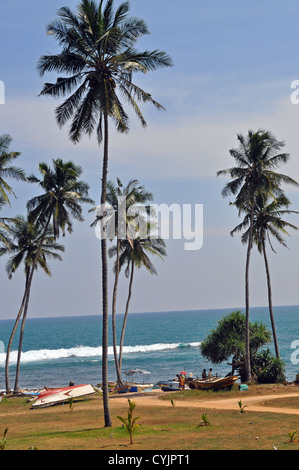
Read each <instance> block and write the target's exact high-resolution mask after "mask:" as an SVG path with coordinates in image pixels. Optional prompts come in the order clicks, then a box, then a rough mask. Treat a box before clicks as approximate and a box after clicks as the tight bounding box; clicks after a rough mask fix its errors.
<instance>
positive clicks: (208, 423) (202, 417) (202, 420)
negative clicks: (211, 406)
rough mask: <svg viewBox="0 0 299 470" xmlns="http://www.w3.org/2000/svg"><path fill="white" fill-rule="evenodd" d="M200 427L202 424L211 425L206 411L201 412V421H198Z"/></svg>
mask: <svg viewBox="0 0 299 470" xmlns="http://www.w3.org/2000/svg"><path fill="white" fill-rule="evenodd" d="M199 426H200V427H203V426H211V424H210V421H209V420H208V417H207V413H203V414H202V415H201V422H200V425H199Z"/></svg>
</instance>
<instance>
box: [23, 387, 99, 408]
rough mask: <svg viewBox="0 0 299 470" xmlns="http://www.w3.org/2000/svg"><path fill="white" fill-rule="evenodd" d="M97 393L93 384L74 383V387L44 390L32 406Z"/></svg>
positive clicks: (65, 401)
mask: <svg viewBox="0 0 299 470" xmlns="http://www.w3.org/2000/svg"><path fill="white" fill-rule="evenodd" d="M93 393H95V391H94V388H93V387H92V385H85V384H84V385H74V386H72V387H63V388H51V389H45V390H42V391H41V392H40V393H39V394H38V397H37V400H36V402H35V403H32V405H31V406H32V408H43V407H46V406H52V405H56V404H57V403H67V402H68V401H69V399H70V398H80V397H86V396H87V395H92V394H93Z"/></svg>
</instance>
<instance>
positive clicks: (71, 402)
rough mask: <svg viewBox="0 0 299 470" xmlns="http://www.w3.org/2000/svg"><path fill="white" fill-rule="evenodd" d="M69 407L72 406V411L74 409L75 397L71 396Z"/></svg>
mask: <svg viewBox="0 0 299 470" xmlns="http://www.w3.org/2000/svg"><path fill="white" fill-rule="evenodd" d="M69 407H70V413H71V412H72V411H73V409H74V399H73V397H70V398H69Z"/></svg>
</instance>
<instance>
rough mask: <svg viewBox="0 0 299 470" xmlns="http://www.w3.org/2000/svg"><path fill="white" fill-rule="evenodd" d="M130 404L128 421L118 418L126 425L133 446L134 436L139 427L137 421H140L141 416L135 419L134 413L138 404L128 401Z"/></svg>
mask: <svg viewBox="0 0 299 470" xmlns="http://www.w3.org/2000/svg"><path fill="white" fill-rule="evenodd" d="M128 402H129V409H128V419H125V418H123V417H122V416H117V418H118V419H119V420H120V421H121V422H122V423H123V424H124V425H125V427H126V430H127V432H128V434H129V437H130V444H133V436H134V433H135V431H136V429H137V427H138V426H139V425H138V424H136V421H137V420H138V419H140V416H138V417H136V418H133V412H134V409H135V407H136V403H135V402H134V401H131V400H130V399H128Z"/></svg>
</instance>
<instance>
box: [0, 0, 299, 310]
mask: <svg viewBox="0 0 299 470" xmlns="http://www.w3.org/2000/svg"><path fill="white" fill-rule="evenodd" d="M77 3H78V2H77V0H65V1H64V0H59V1H57V0H51V1H49V0H48V1H43V2H41V1H40V0H27V1H26V2H21V1H20V0H10V1H9V2H2V4H1V20H0V21H1V28H0V50H1V62H0V63H1V66H0V81H1V82H2V83H3V84H4V87H5V103H3V104H0V134H9V135H11V137H12V138H13V142H12V145H11V149H12V150H15V151H19V152H21V156H20V157H19V159H18V162H17V164H18V166H20V167H22V168H23V169H24V170H25V171H26V173H27V174H32V173H34V174H36V175H37V174H38V165H39V163H40V162H42V161H45V162H47V163H49V164H50V163H51V161H52V159H53V158H58V157H60V158H63V159H64V160H72V161H74V162H75V163H76V164H78V165H80V166H81V167H82V169H83V174H82V179H84V180H85V181H86V182H87V183H88V184H89V185H90V197H92V198H93V199H94V200H95V201H96V203H97V204H98V203H99V197H100V178H101V165H102V152H103V149H102V148H100V147H99V146H98V145H97V141H96V138H95V136H93V137H92V138H90V139H88V138H84V139H82V141H81V142H80V143H79V144H77V145H74V144H73V143H71V142H70V141H69V139H68V132H67V126H66V127H64V128H62V129H60V128H59V127H58V125H57V123H56V121H55V116H54V110H55V107H56V106H57V104H58V102H57V101H55V100H53V99H51V98H46V97H41V96H39V93H40V91H41V89H42V87H43V83H44V82H45V81H51V79H53V75H52V76H51V74H48V75H45V76H44V77H41V76H40V75H39V73H38V71H37V68H36V64H37V61H38V59H39V57H40V56H41V55H43V54H48V53H57V52H59V48H58V45H57V43H56V42H55V41H54V39H53V38H51V37H49V36H47V34H46V25H47V24H48V23H49V22H50V21H51V20H53V19H54V18H55V17H56V13H57V9H58V8H60V7H61V6H69V7H71V8H72V9H76V6H77ZM119 3H120V2H119V1H117V0H115V5H116V6H118V5H119ZM298 13H299V4H298V2H296V1H295V0H287V1H286V2H281V1H276V0H264V1H263V2H259V1H257V0H252V1H251V2H247V3H246V2H240V1H237V0H229V1H228V2H223V0H213V1H211V2H203V1H201V0H190V1H188V2H187V4H186V5H185V4H182V2H179V1H178V0H163V2H161V1H158V0H151V1H150V2H145V1H142V0H131V1H130V14H131V15H132V16H136V17H139V18H143V19H144V20H145V21H146V23H147V25H148V27H149V30H150V33H151V34H150V35H147V36H146V37H144V38H142V39H141V40H140V41H139V42H138V48H139V50H144V49H148V50H155V49H161V50H164V51H166V52H167V53H168V54H169V55H170V56H171V57H172V60H173V63H174V65H173V67H172V68H168V69H163V70H159V71H155V72H150V73H148V74H146V75H140V76H136V78H135V80H136V82H137V83H138V85H140V86H141V87H143V88H144V89H145V90H147V91H148V92H150V93H151V95H152V96H153V97H154V99H155V100H157V101H158V102H159V103H161V104H162V105H163V106H164V107H165V109H166V110H165V111H157V110H156V109H154V108H153V107H151V106H150V105H146V106H143V107H142V111H143V113H144V116H145V119H146V121H147V124H148V125H147V127H146V128H145V129H144V128H142V127H141V126H140V125H139V123H138V122H136V120H135V118H134V116H133V115H132V114H130V118H131V130H130V133H129V134H127V135H120V134H117V133H116V132H115V131H114V130H113V129H112V127H111V138H110V151H109V175H108V177H109V179H111V180H113V181H115V180H116V178H120V179H121V181H122V182H123V183H126V182H128V181H129V180H130V179H131V178H136V179H138V181H139V182H140V184H142V185H144V186H145V187H146V188H147V189H148V190H149V191H151V192H152V193H153V195H154V203H156V204H167V205H168V206H171V205H172V204H176V205H179V207H181V208H183V205H184V204H185V205H189V207H191V210H192V211H195V207H196V206H201V207H202V208H203V223H202V224H200V223H199V224H198V226H197V229H198V230H199V231H200V229H201V228H202V229H203V243H202V246H201V247H200V249H197V250H186V249H185V248H186V246H185V243H186V240H185V239H183V238H181V239H169V240H166V247H167V257H166V258H165V259H164V261H161V260H159V259H158V258H156V259H152V261H153V262H154V264H155V266H156V269H157V271H158V275H157V276H155V275H153V276H151V275H150V274H149V273H148V272H147V271H146V270H142V269H141V270H138V271H137V272H136V276H135V280H134V286H133V295H132V300H131V307H130V311H131V312H134V313H137V312H154V311H155V312H156V311H172V310H181V311H184V310H201V309H218V308H232V309H235V308H241V309H242V308H244V304H245V292H244V291H245V289H244V278H245V257H246V247H245V246H244V245H242V243H241V241H240V237H239V236H234V237H231V236H230V231H231V230H232V229H233V228H234V227H235V226H236V225H237V224H238V223H239V222H240V219H239V217H238V214H237V211H236V209H235V208H234V207H232V206H230V205H229V202H230V198H223V197H222V195H221V191H222V189H223V187H224V185H225V184H226V183H227V182H228V179H226V178H224V177H216V172H217V171H218V170H221V169H224V168H228V167H231V166H234V160H233V159H232V157H231V156H230V153H229V150H230V149H231V148H233V147H236V146H237V145H238V144H237V134H239V133H241V134H244V135H246V134H247V132H248V130H249V129H252V130H254V131H256V130H258V129H265V130H269V131H271V132H272V133H273V134H274V136H275V137H276V138H277V139H278V140H280V141H284V142H285V151H286V152H288V153H289V154H290V160H289V162H288V163H287V164H286V165H284V166H283V167H281V168H280V171H281V172H283V173H285V174H288V175H289V176H292V177H293V178H294V179H296V180H297V181H299V159H298V152H299V145H298V144H299V132H298V129H299V104H296V103H297V98H298V97H299V93H297V94H296V88H295V89H292V88H291V84H292V83H293V82H294V81H296V80H299V54H298V51H297V47H296V45H297V44H298V39H299V30H298V24H297V23H298V22H297V18H298ZM54 80H55V78H54ZM296 86H297V88H298V89H299V85H296ZM0 90H1V89H0ZM11 184H12V185H13V187H14V191H15V193H16V196H17V199H12V201H11V203H12V204H11V208H8V207H5V208H4V209H2V212H1V216H6V215H7V216H13V215H16V214H25V213H26V202H27V201H28V200H29V199H30V198H31V197H33V196H34V195H36V194H39V189H38V187H34V186H32V185H28V184H25V183H18V182H15V181H13V182H11ZM286 193H287V195H288V197H289V198H290V200H291V201H292V203H293V204H292V207H291V209H293V210H299V192H298V190H294V189H292V188H286ZM88 209H89V207H87V206H86V207H84V216H85V221H84V223H75V224H74V232H73V233H72V234H71V235H69V236H66V237H65V238H64V239H61V240H60V242H61V243H63V244H64V246H65V249H66V251H65V254H64V255H63V262H59V261H55V262H51V264H50V266H51V271H52V276H51V278H50V277H48V276H46V275H45V274H44V273H41V272H38V273H37V274H36V275H35V276H34V280H33V287H32V294H31V302H30V312H29V316H30V317H33V318H34V317H41V316H69V315H84V314H89V315H93V314H98V313H101V275H100V266H101V264H100V263H101V260H100V243H99V240H98V239H97V237H96V235H95V231H94V229H93V228H91V227H90V224H91V223H92V221H93V215H92V214H90V213H89V212H88ZM192 214H193V215H194V214H195V212H192ZM297 218H298V216H295V215H292V216H289V218H288V220H289V221H290V222H292V223H294V224H295V225H296V224H298V225H299V221H298V220H297ZM193 222H194V223H195V215H194V220H193ZM298 232H299V231H298ZM298 232H297V231H294V230H293V231H290V235H291V236H290V237H287V239H286V241H287V245H288V249H286V248H284V247H281V246H277V245H276V244H275V243H274V246H275V251H276V252H275V253H270V252H269V263H270V268H271V276H272V284H273V302H274V304H275V305H294V304H296V305H297V304H299V297H298V287H297V285H298V271H299V251H298V244H299V234H298ZM6 261H7V260H6V259H5V258H2V259H0V282H1V312H0V319H1V318H3V319H4V318H15V316H16V313H17V311H18V307H19V304H20V302H21V299H22V294H23V289H24V273H23V272H22V270H21V269H20V271H19V272H18V273H16V274H15V275H14V276H13V278H12V279H11V280H8V279H7V276H6V272H5V263H6ZM109 269H110V271H109V273H110V274H109V276H110V277H109V286H110V297H111V291H112V283H113V273H112V262H110V266H109ZM127 289H128V281H127V279H126V278H125V276H124V274H122V275H121V282H120V285H119V297H118V305H117V311H118V312H119V313H122V312H123V311H124V308H125V302H126V296H127ZM250 302H251V305H252V306H263V305H267V286H266V277H265V270H264V264H263V259H262V257H261V255H259V254H258V253H256V252H254V253H253V256H252V261H251V268H250ZM110 305H111V302H110Z"/></svg>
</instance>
